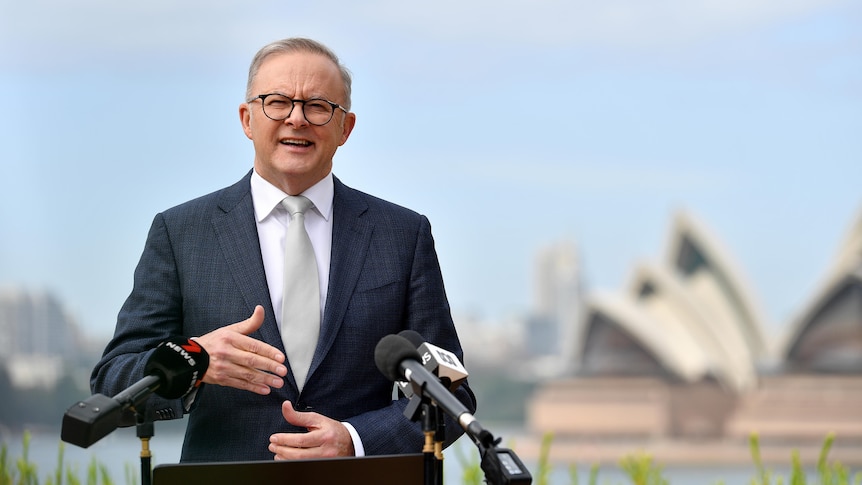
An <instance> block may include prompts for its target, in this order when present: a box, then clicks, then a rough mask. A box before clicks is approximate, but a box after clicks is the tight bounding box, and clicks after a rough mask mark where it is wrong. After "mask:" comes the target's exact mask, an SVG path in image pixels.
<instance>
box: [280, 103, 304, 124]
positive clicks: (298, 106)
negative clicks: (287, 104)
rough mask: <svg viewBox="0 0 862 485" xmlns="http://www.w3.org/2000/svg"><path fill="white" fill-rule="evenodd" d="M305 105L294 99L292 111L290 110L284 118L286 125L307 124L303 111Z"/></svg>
mask: <svg viewBox="0 0 862 485" xmlns="http://www.w3.org/2000/svg"><path fill="white" fill-rule="evenodd" d="M304 108H305V105H304V104H303V103H299V102H296V101H294V103H293V111H291V112H290V116H288V117H287V118H285V119H284V122H285V123H287V124H288V125H293V126H305V125H307V124H308V120H306V119H305V112H304Z"/></svg>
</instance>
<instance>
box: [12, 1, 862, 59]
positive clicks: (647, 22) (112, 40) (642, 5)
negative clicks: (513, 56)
mask: <svg viewBox="0 0 862 485" xmlns="http://www.w3.org/2000/svg"><path fill="white" fill-rule="evenodd" d="M2 2H3V3H2V13H3V15H2V17H3V18H4V19H5V20H3V21H2V22H3V24H2V28H0V46H2V47H0V61H2V62H3V63H5V64H8V63H15V64H19V65H37V66H38V65H42V64H44V63H57V62H59V63H66V64H68V65H73V64H74V63H82V62H83V63H90V62H98V61H104V60H105V59H111V60H113V61H114V62H119V63H123V62H134V61H133V60H132V59H133V58H134V57H136V56H138V55H144V56H148V57H150V56H151V57H153V58H162V59H163V58H165V57H171V58H175V59H177V60H182V59H185V60H188V61H195V60H196V59H197V60H199V59H201V58H207V59H212V58H217V57H219V56H225V55H228V56H230V55H241V56H244V57H248V55H249V52H248V51H249V50H250V49H253V48H255V47H257V46H259V45H262V44H263V43H266V42H268V41H270V40H274V39H275V38H278V37H286V36H292V35H309V34H311V33H317V34H318V35H323V36H325V37H330V38H332V39H333V41H332V42H333V43H334V44H335V45H336V46H338V45H339V44H342V43H343V44H348V43H350V42H357V43H360V44H363V43H370V42H371V43H373V42H375V39H377V40H379V41H382V42H388V40H387V39H392V38H395V37H398V36H399V35H403V34H410V36H411V37H414V38H422V39H424V41H425V42H426V43H428V44H429V45H434V44H438V45H440V46H444V49H443V50H447V48H446V47H445V46H453V45H459V44H463V43H470V44H482V45H485V46H495V45H505V46H518V45H523V46H531V47H536V46H540V47H560V46H568V47H571V48H588V49H603V48H610V49H617V50H628V51H635V52H642V51H644V50H650V49H668V48H670V47H675V48H680V47H683V48H684V47H686V46H690V45H691V44H692V43H699V42H703V41H708V40H710V39H713V38H715V37H717V36H720V35H722V34H726V33H728V32H740V31H745V30H749V29H755V28H764V27H768V26H770V25H773V24H776V23H779V22H786V21H788V19H794V18H801V17H804V16H810V15H814V14H817V13H818V12H823V11H828V10H830V9H832V8H836V7H841V6H843V5H847V4H848V3H850V0H788V1H777V0H755V1H752V0H724V1H722V0H696V1H685V0H655V1H650V2H643V1H638V0H606V1H601V2H595V1H590V0H577V1H565V0H502V1H486V0H485V1H463V0H437V1H434V2H425V3H419V2H403V1H399V0H377V1H372V2H352V1H345V0H323V1H318V2H314V3H305V2H302V3H299V2H275V1H251V2H245V1H240V0H220V1H204V0H186V1H182V2H175V1H169V0H154V1H147V2H115V1H110V0H86V1H78V2H60V1H57V0H28V1H22V0H2ZM190 57H192V58H190Z"/></svg>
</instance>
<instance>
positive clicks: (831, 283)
mask: <svg viewBox="0 0 862 485" xmlns="http://www.w3.org/2000/svg"><path fill="white" fill-rule="evenodd" d="M670 233H671V236H670V238H669V243H668V251H667V255H666V258H665V260H664V261H663V262H661V263H641V264H638V265H636V267H635V268H634V271H633V273H632V277H631V280H630V283H629V285H628V287H627V288H626V290H625V291H624V292H622V293H620V294H600V293H594V294H590V295H588V297H587V298H586V300H585V302H584V306H585V312H584V314H585V320H584V321H583V326H582V327H581V331H582V334H581V335H580V337H579V339H577V340H576V342H579V345H578V347H577V352H576V354H575V359H576V360H577V365H576V366H575V368H576V369H577V372H576V373H574V374H572V375H570V376H569V377H567V378H565V379H559V380H555V381H551V382H548V383H546V384H544V385H542V386H540V387H539V388H538V390H537V392H536V393H535V395H534V396H533V397H532V398H531V400H530V401H529V403H528V417H527V420H528V427H529V428H530V430H531V431H532V432H534V433H536V434H543V433H546V432H553V433H554V435H555V436H556V439H555V443H556V442H558V441H561V440H562V441H565V440H567V439H569V440H575V442H578V440H588V442H590V443H595V441H594V440H612V441H613V440H620V439H623V440H640V441H641V442H642V441H643V440H707V441H708V442H713V443H725V442H727V443H737V444H740V443H741V444H742V445H743V446H744V444H745V442H746V441H745V440H746V439H747V437H748V436H749V434H750V433H752V432H757V433H759V434H760V435H761V437H762V438H764V439H766V440H772V441H776V442H784V443H806V442H812V441H818V440H822V439H823V438H824V437H825V436H826V435H827V433H829V432H831V431H836V432H838V433H839V435H840V438H841V439H842V440H844V441H842V443H847V442H848V441H849V442H850V443H851V444H852V443H855V445H853V446H857V448H855V449H854V451H853V452H854V453H856V452H857V451H858V452H860V453H862V449H860V448H858V446H859V445H860V444H862V406H860V405H859V404H860V403H862V219H860V223H859V224H857V225H856V226H855V227H854V230H853V231H851V234H850V236H849V237H848V239H847V242H846V243H845V245H844V246H843V247H842V249H841V251H839V257H838V258H837V260H836V263H835V264H834V265H833V267H832V269H831V271H830V273H829V274H828V275H827V278H826V279H825V282H824V284H823V287H822V289H821V290H820V291H819V292H817V294H816V295H814V298H813V300H812V303H811V304H810V305H809V306H808V307H807V309H806V310H805V311H804V312H803V313H802V315H801V316H800V317H799V318H798V319H797V320H796V321H795V322H794V323H793V325H792V326H791V328H790V332H789V333H788V335H787V336H786V337H785V338H784V339H783V340H782V341H781V342H780V343H779V345H777V346H774V347H773V348H772V349H771V348H770V347H769V346H768V342H767V340H766V338H765V335H764V332H763V327H764V322H763V319H762V317H761V314H760V311H759V309H758V306H757V304H756V298H755V297H754V295H753V292H752V291H751V288H750V287H749V286H748V285H747V283H746V281H745V279H744V278H743V276H742V274H741V272H740V270H739V269H738V267H737V266H736V265H735V264H734V262H733V260H732V259H731V258H730V255H729V253H728V252H727V251H726V250H724V249H723V248H722V247H721V246H720V244H719V243H718V241H717V239H716V238H715V237H714V236H712V235H711V234H710V233H709V232H708V231H707V230H706V229H705V228H704V227H703V226H702V225H701V224H700V223H698V222H697V221H696V220H695V219H694V218H693V217H691V216H690V215H688V214H685V213H680V214H677V215H676V217H675V219H674V223H673V225H672V228H671V232H670ZM776 354H777V356H778V360H779V361H780V362H781V365H780V366H779V368H778V371H777V373H775V372H773V373H766V372H764V371H763V369H762V368H761V366H759V363H760V362H761V361H763V360H767V359H770V358H773V359H774V358H775V355H776ZM590 440H592V441H590ZM725 440H729V441H725ZM683 450H684V449H683ZM678 453H680V454H685V451H678ZM705 459H708V457H707V458H705Z"/></svg>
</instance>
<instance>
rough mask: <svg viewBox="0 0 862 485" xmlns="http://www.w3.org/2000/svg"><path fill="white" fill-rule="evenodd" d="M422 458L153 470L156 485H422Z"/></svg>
mask: <svg viewBox="0 0 862 485" xmlns="http://www.w3.org/2000/svg"><path fill="white" fill-rule="evenodd" d="M423 463H424V461H423V455H422V454H421V453H419V454H410V455H386V456H364V457H350V458H325V459H315V460H294V461H245V462H222V463H180V464H173V465H158V466H156V467H155V468H154V469H153V485H188V484H190V483H206V484H208V485H236V484H237V483H266V484H272V485H330V484H332V485H336V484H337V485H345V484H351V483H373V484H375V485H422V484H423V483H424V481H423V476H424V475H423V473H424V472H423V467H424V465H423Z"/></svg>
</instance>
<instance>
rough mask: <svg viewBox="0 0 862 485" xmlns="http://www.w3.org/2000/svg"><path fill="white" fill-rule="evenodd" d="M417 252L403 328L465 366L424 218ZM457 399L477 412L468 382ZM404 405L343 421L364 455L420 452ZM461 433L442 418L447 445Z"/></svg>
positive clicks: (418, 429) (418, 436)
mask: <svg viewBox="0 0 862 485" xmlns="http://www.w3.org/2000/svg"><path fill="white" fill-rule="evenodd" d="M415 247H416V250H415V253H414V256H413V264H412V267H411V269H410V279H409V286H408V295H407V298H406V306H407V308H406V312H405V314H406V323H405V328H409V329H412V330H415V331H417V332H418V333H419V334H420V335H422V336H423V337H424V338H425V339H426V341H428V342H431V343H433V344H434V345H437V346H439V347H441V348H444V349H446V350H449V351H450V352H453V353H455V354H456V355H457V356H458V358H459V359H461V360H462V362H463V352H462V349H461V344H460V342H459V340H458V335H457V332H456V331H455V325H454V323H453V322H452V316H451V313H450V309H449V303H448V300H447V298H446V291H445V288H444V285H443V276H442V273H441V270H440V264H439V261H438V259H437V253H436V250H435V249H434V240H433V237H432V235H431V225H430V223H429V222H428V219H427V218H426V217H425V216H422V217H421V222H420V227H419V230H418V233H417V241H416V245H415ZM455 395H456V397H457V398H458V399H459V400H460V401H461V402H462V403H463V404H464V405H465V406H466V407H467V409H469V410H470V412H471V413H472V412H475V411H476V398H475V396H474V395H473V392H472V391H471V390H470V387H469V385H468V384H467V383H466V382H465V383H463V384H462V385H461V386H460V387H459V388H458V390H457V391H455ZM407 403H408V399H407V398H404V397H401V398H400V399H399V400H396V401H393V402H392V403H391V404H390V405H389V406H388V407H386V408H383V409H379V410H375V411H370V412H367V413H364V414H361V415H359V416H355V417H353V418H351V419H348V420H347V421H348V422H350V424H352V425H353V426H354V427H355V428H356V430H357V432H358V433H359V436H360V437H361V438H362V443H363V446H364V447H365V450H366V453H367V454H369V455H379V454H395V453H416V452H418V451H420V450H421V448H422V443H423V440H424V436H423V434H422V430H421V426H420V425H419V424H418V423H414V422H411V421H409V420H408V419H407V418H406V417H405V416H404V414H403V413H404V409H405V408H406V406H407ZM462 434H463V430H462V429H461V427H460V426H459V425H458V423H457V422H456V421H455V420H454V419H453V418H451V417H449V416H446V442H445V446H448V445H450V444H451V443H453V442H454V441H455V440H456V439H457V438H458V437H460V436H461V435H462Z"/></svg>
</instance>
